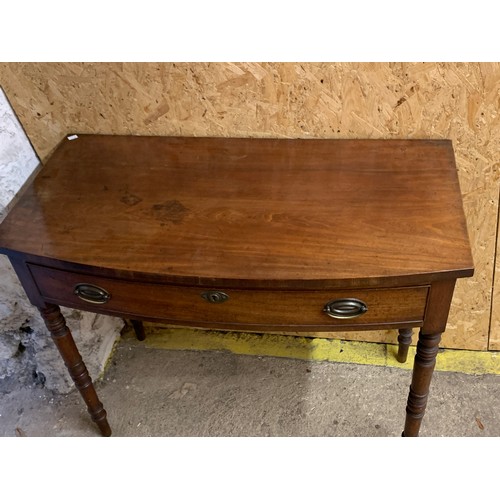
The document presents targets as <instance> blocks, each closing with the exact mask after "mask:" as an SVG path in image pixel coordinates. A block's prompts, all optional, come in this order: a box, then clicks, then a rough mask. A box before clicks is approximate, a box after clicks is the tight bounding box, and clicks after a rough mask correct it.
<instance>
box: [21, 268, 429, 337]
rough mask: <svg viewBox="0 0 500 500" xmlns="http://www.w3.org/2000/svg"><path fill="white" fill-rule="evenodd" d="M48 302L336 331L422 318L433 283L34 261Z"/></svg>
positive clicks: (177, 320) (191, 321) (204, 322)
mask: <svg viewBox="0 0 500 500" xmlns="http://www.w3.org/2000/svg"><path fill="white" fill-rule="evenodd" d="M29 267H30V270H31V273H32V276H33V278H34V280H35V282H36V284H37V287H38V290H39V292H40V294H41V295H42V296H43V297H44V299H45V300H46V301H47V302H53V303H56V304H59V305H63V306H67V307H74V308H78V309H86V310H91V311H96V312H102V313H105V314H106V313H107V314H113V315H118V316H124V317H132V318H134V317H135V318H143V319H151V320H160V321H164V322H167V323H172V324H185V325H192V326H207V327H212V328H217V327H221V328H222V327H225V328H234V329H243V330H244V329H261V330H270V331H272V330H275V331H279V330H281V329H290V328H291V329H295V330H297V331H307V330H308V329H309V330H311V331H314V330H318V331H335V330H342V329H346V328H349V327H353V328H354V327H357V328H359V326H364V327H365V328H368V327H377V326H383V325H386V326H388V327H389V326H391V325H399V324H414V326H419V325H421V323H422V321H423V318H424V312H425V305H426V301H427V293H428V289H429V287H428V286H417V287H401V288H377V289H375V288H372V289H346V290H321V291H298V290H290V291H283V290H260V289H259V290H252V289H235V288H229V289H227V288H226V289H218V288H213V289H210V288H206V287H194V286H193V287H190V286H188V287H186V286H184V287H183V286H175V285H166V284H157V283H144V282H132V281H127V280H122V279H113V278H105V277H100V276H93V275H87V274H79V273H73V272H68V271H62V270H58V269H52V268H47V267H43V266H38V265H33V264H30V265H29Z"/></svg>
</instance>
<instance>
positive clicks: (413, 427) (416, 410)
mask: <svg viewBox="0 0 500 500" xmlns="http://www.w3.org/2000/svg"><path fill="white" fill-rule="evenodd" d="M440 340H441V334H440V333H433V334H425V333H424V332H423V331H422V330H420V334H419V337H418V343H417V353H416V355H415V363H414V365H413V376H412V381H411V386H410V394H409V396H408V403H407V405H406V422H405V429H404V432H403V436H405V437H415V436H418V433H419V430H420V424H421V422H422V418H423V416H424V413H425V407H426V406H427V397H428V395H429V386H430V384H431V379H432V373H433V372H434V366H435V365H436V356H437V353H438V350H439V342H440Z"/></svg>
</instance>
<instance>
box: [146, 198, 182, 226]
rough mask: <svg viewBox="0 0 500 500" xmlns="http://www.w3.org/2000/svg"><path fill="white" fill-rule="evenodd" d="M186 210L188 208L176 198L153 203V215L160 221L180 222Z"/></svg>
mask: <svg viewBox="0 0 500 500" xmlns="http://www.w3.org/2000/svg"><path fill="white" fill-rule="evenodd" d="M187 212H189V209H188V208H186V207H185V206H184V205H183V204H182V203H181V202H179V201H177V200H168V201H166V202H165V203H158V204H156V205H153V214H154V217H155V219H157V220H159V221H161V222H172V223H173V224H180V223H181V222H182V221H183V219H184V217H185V216H186V214H187Z"/></svg>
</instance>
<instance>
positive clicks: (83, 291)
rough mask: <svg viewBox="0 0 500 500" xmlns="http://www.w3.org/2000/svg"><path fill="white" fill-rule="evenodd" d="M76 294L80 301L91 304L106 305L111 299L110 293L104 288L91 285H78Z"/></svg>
mask: <svg viewBox="0 0 500 500" xmlns="http://www.w3.org/2000/svg"><path fill="white" fill-rule="evenodd" d="M74 292H75V295H77V296H78V297H79V298H80V299H82V300H84V301H85V302H90V303H91V304H105V303H106V302H107V301H108V300H109V299H110V298H111V295H110V293H109V292H107V291H106V290H104V288H101V287H100V286H97V285H91V284H89V283H78V284H77V285H75V289H74Z"/></svg>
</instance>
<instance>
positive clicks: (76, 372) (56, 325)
mask: <svg viewBox="0 0 500 500" xmlns="http://www.w3.org/2000/svg"><path fill="white" fill-rule="evenodd" d="M39 310H40V313H41V315H42V317H43V319H44V321H45V324H46V325H47V328H48V329H49V331H50V333H51V336H52V340H53V341H54V342H55V344H56V346H57V348H58V349H59V352H60V354H61V356H62V358H63V360H64V363H65V364H66V367H67V368H68V371H69V373H70V375H71V378H72V379H73V381H74V382H75V385H76V387H77V389H78V390H79V391H80V394H81V395H82V397H83V399H84V401H85V403H86V404H87V408H88V411H89V413H90V416H91V417H92V420H93V421H94V422H95V423H96V424H97V425H98V427H99V429H100V431H101V434H102V435H103V436H110V435H111V428H110V427H109V424H108V421H107V419H106V411H105V410H104V407H103V405H102V403H101V402H100V401H99V398H98V397H97V394H96V392H95V389H94V385H93V384H92V379H91V378H90V376H89V372H88V371H87V367H86V366H85V364H84V363H83V361H82V357H81V356H80V353H79V352H78V349H77V347H76V344H75V341H74V340H73V336H72V335H71V332H70V330H69V328H68V327H67V326H66V321H65V319H64V316H63V315H62V314H61V310H60V309H59V306H56V305H54V304H46V307H43V308H42V307H40V308H39Z"/></svg>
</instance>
